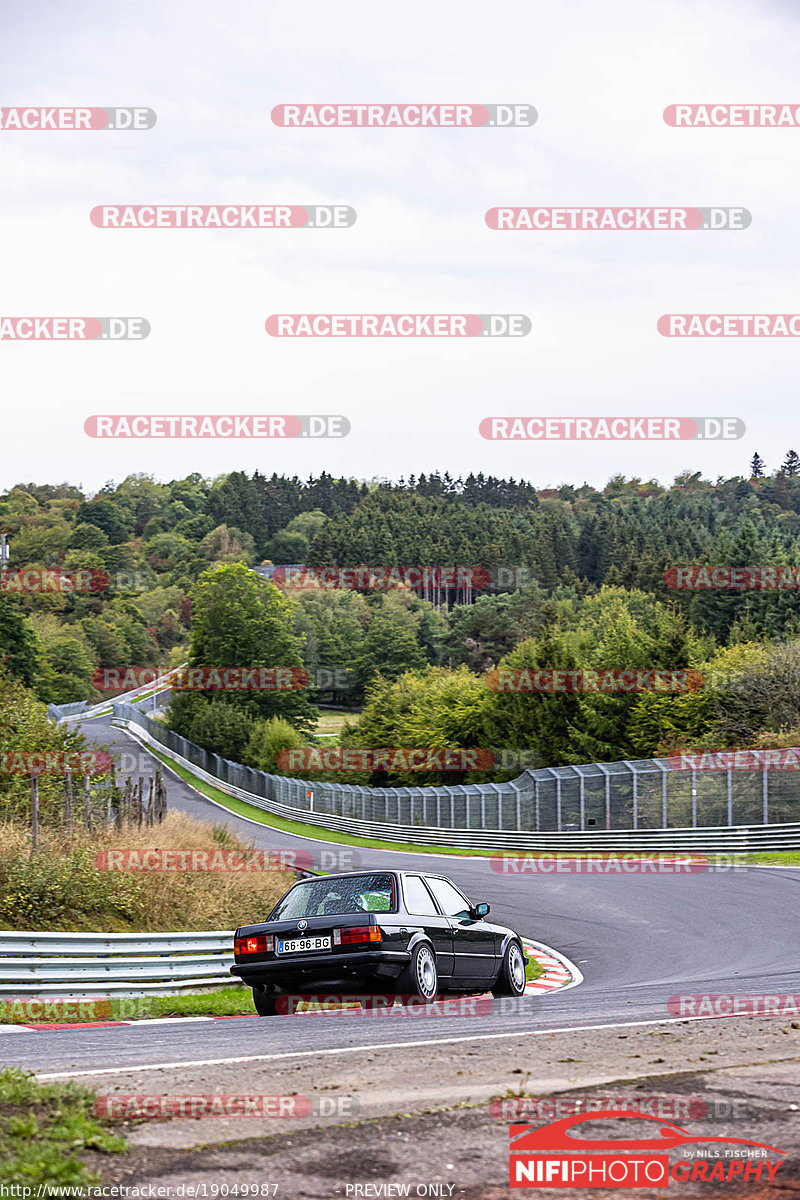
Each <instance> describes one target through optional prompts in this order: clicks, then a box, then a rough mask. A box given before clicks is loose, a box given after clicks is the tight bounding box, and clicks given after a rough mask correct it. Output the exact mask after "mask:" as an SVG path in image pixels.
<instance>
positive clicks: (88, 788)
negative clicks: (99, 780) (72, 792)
mask: <svg viewBox="0 0 800 1200" xmlns="http://www.w3.org/2000/svg"><path fill="white" fill-rule="evenodd" d="M83 823H84V825H85V826H86V828H87V830H88V831H89V833H91V832H92V782H91V779H90V777H89V775H88V774H86V775H84V777H83Z"/></svg>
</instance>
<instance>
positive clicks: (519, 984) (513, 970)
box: [508, 942, 525, 996]
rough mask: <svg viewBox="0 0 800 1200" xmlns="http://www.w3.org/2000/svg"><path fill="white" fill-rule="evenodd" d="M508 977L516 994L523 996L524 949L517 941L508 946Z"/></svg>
mask: <svg viewBox="0 0 800 1200" xmlns="http://www.w3.org/2000/svg"><path fill="white" fill-rule="evenodd" d="M508 978H509V981H510V983H511V986H512V988H513V989H514V995H515V996H521V995H522V993H523V992H524V991H525V963H524V962H523V961H522V951H521V950H520V948H519V946H518V945H517V943H516V942H512V943H511V945H510V946H509V948H508Z"/></svg>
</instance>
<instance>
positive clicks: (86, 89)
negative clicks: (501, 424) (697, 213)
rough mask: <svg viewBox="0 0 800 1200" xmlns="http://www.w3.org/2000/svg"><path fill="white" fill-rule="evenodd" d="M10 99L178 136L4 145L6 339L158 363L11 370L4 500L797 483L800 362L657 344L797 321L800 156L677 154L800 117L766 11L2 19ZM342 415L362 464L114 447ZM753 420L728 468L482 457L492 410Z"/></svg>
mask: <svg viewBox="0 0 800 1200" xmlns="http://www.w3.org/2000/svg"><path fill="white" fill-rule="evenodd" d="M3 8H4V15H3V26H4V30H3V39H2V45H1V46H0V74H1V75H2V79H3V84H4V86H3V89H2V96H0V104H2V105H6V106H8V105H45V104H51V105H52V104H56V105H76V104H83V105H100V106H112V105H141V106H147V107H150V108H153V109H155V110H156V112H157V114H158V123H157V125H156V127H155V129H153V130H151V131H149V132H139V133H135V132H130V133H123V132H119V133H113V132H97V133H66V132H63V133H42V132H31V133H21V132H10V131H5V132H2V133H0V165H1V169H2V179H3V184H2V198H1V199H0V245H2V290H1V291H0V295H2V305H0V312H2V314H3V315H9V316H29V315H58V316H98V317H100V316H143V317H146V318H147V319H148V320H149V321H150V323H151V325H152V334H151V336H150V337H149V339H148V340H147V341H145V342H141V343H117V344H112V343H107V342H106V343H92V344H79V343H61V344H52V345H48V344H44V343H35V342H21V343H9V342H2V343H0V386H1V388H2V391H1V392H0V394H2V397H3V400H2V404H3V415H2V423H0V486H2V487H7V486H10V485H12V484H14V483H15V482H19V481H28V480H35V481H38V482H60V481H61V480H63V479H68V480H69V481H71V482H74V483H79V484H82V485H83V486H84V487H85V488H88V489H94V488H95V487H97V486H100V485H101V484H102V483H103V482H104V481H105V480H106V479H109V478H114V479H117V480H120V479H122V478H123V477H124V476H125V475H126V474H128V473H130V472H133V471H148V472H152V473H154V474H155V475H156V476H157V477H159V478H164V479H169V478H173V477H176V476H182V475H185V474H187V473H188V472H190V471H194V470H197V471H200V472H202V473H204V474H208V475H215V474H218V473H220V472H223V471H229V470H233V469H243V470H246V471H248V472H250V471H252V470H254V469H255V468H259V469H260V470H261V471H264V472H272V471H273V470H276V471H278V472H287V473H289V474H292V473H295V472H296V473H298V474H299V475H301V476H306V475H308V474H310V473H318V472H319V471H320V470H322V469H325V470H328V471H330V472H332V473H333V474H337V475H338V474H348V475H355V476H358V477H361V478H369V477H372V476H374V475H385V476H388V477H390V478H396V477H397V476H399V475H401V474H405V475H409V474H411V473H419V472H420V471H429V470H436V469H439V470H441V471H444V470H449V471H450V472H451V474H454V475H457V474H459V473H461V474H466V473H468V472H469V471H478V470H483V471H485V472H487V473H493V474H497V475H506V476H508V475H514V476H516V477H520V476H521V477H524V478H527V479H530V480H531V481H533V482H534V483H535V484H536V485H537V486H542V487H544V486H548V485H555V484H558V483H561V482H574V483H581V482H582V481H583V480H584V479H587V480H589V481H590V482H592V483H595V484H601V485H602V484H603V483H604V482H605V480H606V479H607V478H608V476H609V475H611V474H612V473H615V472H618V471H619V472H624V473H625V474H628V475H631V474H635V475H641V476H642V477H644V478H649V477H651V476H653V475H655V476H657V477H659V478H661V479H662V480H664V481H666V480H669V479H671V478H672V477H673V476H674V475H675V474H676V473H677V472H678V471H681V470H684V469H690V470H701V471H702V472H703V474H704V475H706V476H707V477H710V478H715V477H716V476H717V475H718V474H725V475H728V474H738V473H743V472H744V471H745V468H746V465H747V462H748V460H749V458H750V456H751V455H752V453H753V451H754V450H758V451H759V452H760V453H761V455H762V456H763V457H764V458H765V459H766V460H767V466H768V469H770V470H771V469H774V468H775V467H776V466H778V465H779V463H780V460H781V459H782V457H783V455H784V454H785V452H786V450H787V449H788V448H789V447H790V446H796V447H797V449H798V450H800V431H797V430H796V426H795V423H794V421H793V420H792V419H791V418H792V417H793V415H794V410H795V406H796V385H795V377H796V362H797V358H798V356H800V339H794V340H790V339H782V340H772V339H770V340H767V339H756V340H754V339H730V338H729V339H725V340H724V341H723V340H714V339H693V340H691V341H688V340H685V341H684V340H678V339H667V338H663V337H661V336H660V335H659V334H658V333H657V332H656V321H657V318H658V317H659V316H660V315H661V314H662V313H667V312H730V313H737V312H739V313H749V312H773V313H774V312H793V311H798V312H800V295H799V294H798V291H797V280H798V276H799V272H798V257H800V251H799V250H798V238H797V232H798V230H797V218H798V213H797V206H798V201H797V197H798V194H799V193H800V188H798V164H799V163H800V150H799V149H798V146H800V129H791V128H786V129H775V130H770V129H754V130H750V129H729V130H726V129H720V130H703V129H696V130H695V129H687V130H679V129H671V128H669V127H667V126H666V125H665V124H664V123H663V120H662V115H661V114H662V110H663V109H664V107H665V106H666V105H667V104H671V103H676V102H686V103H689V102H695V103H697V102H705V101H708V102H711V101H719V102H729V103H731V102H749V103H752V102H765V103H772V102H777V103H794V104H800V83H798V80H797V61H798V49H800V45H799V43H800V36H799V30H800V22H799V21H798V16H799V15H800V14H798V11H797V10H796V9H795V8H794V7H793V6H791V5H789V4H779V3H753V2H750V0H724V2H718V0H705V2H704V3H703V4H702V5H698V4H696V3H694V2H692V3H689V2H688V0H686V2H684V0H649V2H647V3H642V0H618V2H617V3H616V4H614V5H611V6H608V5H600V4H598V3H597V0H572V2H571V3H568V4H562V5H552V4H543V3H541V2H531V0H511V2H509V3H505V4H497V5H488V4H478V3H475V2H474V0H458V2H456V0H436V2H435V3H430V0H424V2H422V0H407V2H406V3H405V4H403V5H401V6H389V5H386V4H376V3H374V0H370V2H368V0H347V2H345V3H339V4H322V3H320V2H319V0H308V2H306V3H302V4H294V5H290V4H276V3H274V2H272V0H237V3H236V4H234V5H231V6H230V7H229V8H228V9H227V11H226V10H224V8H223V6H222V5H220V4H218V3H213V4H212V3H210V2H209V0H167V2H165V0H137V2H136V3H131V2H123V3H112V4H109V3H103V4H101V3H99V2H98V0H71V2H70V3H69V4H68V5H63V4H61V3H57V2H56V0H47V2H44V0H4V5H3ZM293 101H302V102H323V101H334V102H336V101H338V102H347V101H352V102H356V101H358V102H368V101H372V102H393V101H404V102H412V101H418V102H453V101H460V102H463V103H469V102H472V103H498V102H526V103H529V104H534V105H535V106H536V108H537V110H538V112H539V121H538V123H537V124H536V125H535V126H534V127H533V128H531V129H516V130H515V129H505V130H492V129H482V130H481V129H462V130H445V129H427V130H413V129H393V130H380V129H363V130H357V129H330V130H325V131H315V130H311V129H304V130H292V129H280V128H278V127H276V126H274V125H273V124H272V123H271V121H270V117H269V114H270V110H271V109H272V107H273V106H274V105H275V104H279V103H288V102H293ZM148 202H161V203H198V204H201V203H205V204H213V203H221V204H222V203H227V204H231V203H235V204H239V203H241V204H252V203H270V204H271V203H295V204H303V203H307V202H313V203H328V202H337V203H346V204H351V205H353V206H354V207H355V208H356V210H357V212H358V221H357V223H356V225H355V226H354V227H353V228H351V229H349V230H341V231H325V230H296V231H291V230H289V231H275V230H255V229H253V230H242V231H238V230H227V231H219V232H218V231H212V230H176V231H169V230H125V231H114V230H103V229H95V228H94V227H93V226H92V225H91V224H90V222H89V212H90V210H91V209H92V207H93V206H94V205H96V204H102V203H107V204H109V203H130V204H136V203H148ZM502 204H515V205H527V204H530V205H573V206H575V205H578V206H592V205H598V204H600V205H603V204H608V205H614V204H639V205H646V204H656V205H697V206H700V205H726V206H727V205H740V206H744V207H746V208H748V209H749V210H750V211H751V213H752V215H753V223H752V225H751V226H750V228H749V229H748V230H746V231H743V232H717V233H706V232H689V233H635V232H632V233H622V232H620V233H612V232H598V233H591V232H589V233H569V232H560V233H556V232H552V233H538V234H537V233H525V232H520V233H498V232H493V231H491V230H489V229H488V228H487V227H486V225H485V223H484V213H485V211H486V209H487V208H490V207H492V206H494V205H502ZM403 311H408V312H458V313H470V312H474V313H487V312H506V313H508V312H521V313H526V314H527V315H528V316H530V317H531V319H532V321H533V330H532V332H531V334H530V335H529V336H528V337H526V338H521V339H514V340H511V339H493V340H488V339H475V340H469V341H459V340H455V339H448V340H436V341H433V340H431V341H425V340H420V339H415V340H403V341H400V340H395V341H389V340H387V339H381V340H379V341H366V340H363V339H359V340H356V339H342V340H332V339H317V340H309V339H303V340H289V339H281V340H279V339H276V338H270V337H268V336H267V334H266V333H265V332H264V320H265V318H266V317H267V316H268V315H269V314H270V313H279V312H403ZM224 411H229V412H239V413H242V412H248V413H249V412H253V413H255V412H260V413H291V412H297V413H325V412H332V413H344V414H346V415H347V416H348V417H349V419H350V421H351V422H352V426H353V429H352V433H351V434H350V436H349V437H348V438H346V439H344V440H343V441H330V440H325V441H319V442H316V443H314V442H309V441H307V440H302V441H284V442H278V441H272V442H248V441H241V440H240V441H236V442H223V441H213V442H211V441H202V442H201V441H166V442H159V441H137V442H127V441H116V442H98V441H94V440H91V439H89V438H88V437H87V436H86V435H85V434H84V432H83V422H84V419H85V417H86V416H88V415H89V414H91V413H103V412H159V413H171V412H187V413H190V412H191V413H205V412H224ZM512 414H513V415H528V416H535V415H541V416H551V415H603V416H606V415H618V414H619V415H635V416H639V415H657V416H695V415H699V416H707V415H709V416H739V417H742V418H743V419H744V421H745V422H746V424H747V427H748V432H747V435H746V437H745V438H744V439H743V440H742V441H740V442H733V443H705V444H702V443H700V444H698V443H682V444H679V445H665V444H663V443H644V444H642V443H621V444H616V445H614V446H613V447H610V446H609V445H607V444H603V443H594V444H578V443H561V444H556V443H552V442H551V443H538V444H537V443H533V442H528V443H517V444H503V443H490V442H487V441H484V440H483V439H481V438H480V437H479V435H478V422H479V421H480V419H481V418H482V417H485V416H491V415H512Z"/></svg>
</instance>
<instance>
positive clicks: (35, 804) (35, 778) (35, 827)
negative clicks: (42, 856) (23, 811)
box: [31, 771, 39, 852]
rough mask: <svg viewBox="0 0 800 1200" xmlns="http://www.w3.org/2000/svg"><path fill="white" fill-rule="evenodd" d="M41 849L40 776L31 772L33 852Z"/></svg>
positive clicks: (35, 772)
mask: <svg viewBox="0 0 800 1200" xmlns="http://www.w3.org/2000/svg"><path fill="white" fill-rule="evenodd" d="M38 849H39V774H38V772H37V771H32V772H31V851H32V852H33V851H34V850H38Z"/></svg>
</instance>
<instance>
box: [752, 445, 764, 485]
mask: <svg viewBox="0 0 800 1200" xmlns="http://www.w3.org/2000/svg"><path fill="white" fill-rule="evenodd" d="M764 466H765V463H764V460H763V458H762V457H761V455H760V454H759V453H758V451H756V452H755V454H754V455H753V457H752V458H751V459H750V478H751V479H761V478H762V477H763V474H764Z"/></svg>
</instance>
